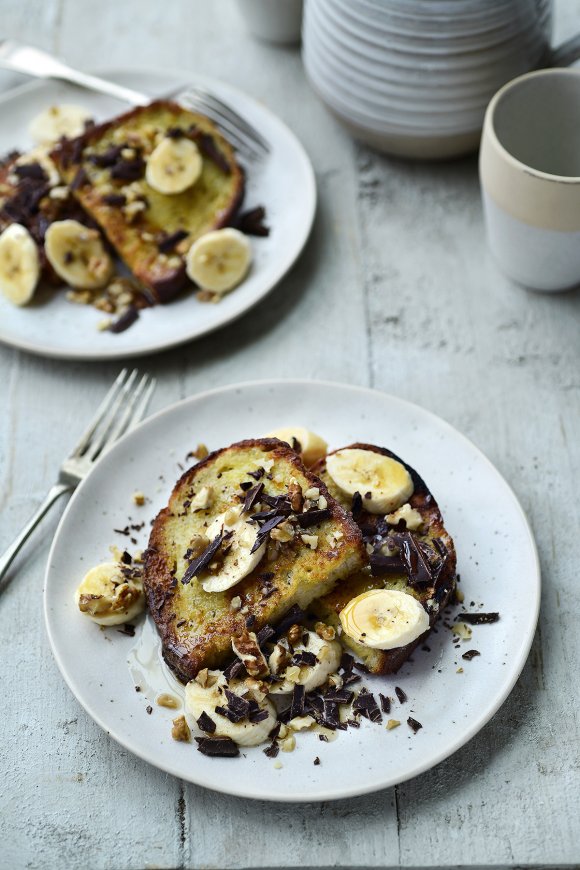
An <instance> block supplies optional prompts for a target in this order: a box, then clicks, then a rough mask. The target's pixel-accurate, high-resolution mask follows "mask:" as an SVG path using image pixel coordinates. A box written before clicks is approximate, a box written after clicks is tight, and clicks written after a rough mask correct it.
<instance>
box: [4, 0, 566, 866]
mask: <svg viewBox="0 0 580 870" xmlns="http://www.w3.org/2000/svg"><path fill="white" fill-rule="evenodd" d="M579 28H580V0H559V3H558V4H557V17H556V35H557V36H564V35H568V34H570V33H571V32H573V30H574V29H579ZM0 29H1V31H2V34H6V35H14V36H18V37H19V38H21V39H23V40H30V41H32V42H34V43H36V44H38V45H41V46H44V47H46V48H48V49H50V50H53V51H56V52H59V53H61V54H62V55H63V56H65V57H66V58H67V59H69V60H70V61H71V62H72V63H74V64H77V65H79V66H82V67H85V68H89V67H98V66H103V65H105V64H111V65H115V64H116V65H118V66H132V65H133V66H134V65H147V64H150V65H157V66H171V67H179V68H182V69H185V70H196V71H199V72H202V73H205V74H208V75H213V76H217V77H221V78H223V79H225V80H229V81H232V82H235V83H236V84H237V85H239V86H240V87H242V88H245V89H246V90H247V91H249V92H250V93H252V94H254V95H255V96H256V97H258V98H260V99H261V100H263V101H264V102H265V103H266V104H268V105H269V106H270V107H271V108H272V109H274V111H276V112H278V113H279V114H280V115H281V116H282V118H284V120H285V121H286V122H287V123H288V124H289V125H290V126H291V127H292V128H293V129H294V130H295V131H296V133H297V134H298V136H299V137H300V138H301V139H302V141H303V143H304V145H305V146H306V148H307V150H308V152H309V153H310V155H311V157H312V160H313V163H314V166H315V169H316V174H317V179H318V185H319V192H320V207H319V213H318V216H317V221H316V226H315V229H314V233H313V237H312V239H311V241H310V243H309V245H308V247H307V249H306V252H305V254H304V256H303V257H302V259H301V260H300V262H299V264H298V265H297V266H296V268H295V269H294V271H293V272H292V274H291V275H290V276H289V277H288V278H287V279H286V280H285V281H283V282H282V284H281V285H280V286H279V287H278V288H277V289H276V290H275V291H274V292H273V293H272V295H271V296H270V297H269V298H268V300H267V301H266V302H265V303H264V304H262V305H261V306H260V307H259V308H258V309H257V310H256V311H254V312H253V313H252V314H251V315H249V316H246V317H245V318H244V319H242V320H241V321H239V322H237V323H235V324H233V325H231V326H229V327H227V328H226V329H224V330H222V331H221V332H218V333H216V334H214V335H211V336H209V337H208V338H206V339H204V340H202V341H199V342H198V343H196V344H193V345H190V346H188V347H184V348H181V349H179V350H176V351H174V352H170V353H166V354H163V355H161V356H157V357H153V358H151V359H149V360H147V361H146V365H147V368H148V369H149V370H150V371H151V372H153V373H154V374H155V375H156V376H157V377H158V378H159V381H160V386H159V388H158V390H157V393H156V395H155V397H154V401H153V408H154V409H155V410H157V409H159V408H162V407H163V406H165V405H167V404H169V403H171V402H173V401H175V400H177V399H179V398H182V397H183V396H186V395H190V394H192V393H194V392H196V391H197V390H200V389H205V388H207V387H212V386H215V385H221V384H227V383H231V382H235V381H238V380H246V379H251V378H260V377H264V376H274V377H275V376H294V375H295V376H299V377H309V378H326V379H333V380H338V381H346V382H351V383H357V384H363V385H371V386H374V387H377V388H379V389H384V390H386V391H388V392H393V393H395V394H397V395H400V396H403V397H405V398H408V399H410V400H412V401H414V402H418V403H420V404H422V405H423V406H425V407H427V408H430V409H431V410H433V411H435V412H436V413H438V414H440V415H441V416H443V417H444V418H446V419H447V420H449V421H450V422H451V423H452V424H453V425H454V426H456V427H457V428H459V429H460V430H462V431H463V432H464V433H465V434H467V435H468V436H469V437H471V438H472V439H473V440H474V441H475V442H476V443H477V444H478V445H479V446H480V447H481V448H482V449H483V450H484V451H485V452H486V453H487V455H488V456H489V457H490V459H491V460H492V461H493V462H494V463H495V464H496V465H497V466H498V468H499V469H500V470H501V471H502V473H503V474H504V475H505V476H506V478H507V479H508V480H509V482H510V483H511V484H512V486H513V487H514V489H515V490H516V492H517V494H518V496H519V497H520V499H521V500H522V503H523V505H524V507H525V509H526V511H527V512H528V515H529V516H530V519H531V521H532V524H533V526H534V529H535V533H536V535H537V539H538V544H539V548H540V554H541V560H542V570H543V577H544V594H543V599H542V614H541V626H540V629H539V631H538V633H537V637H536V640H535V643H534V647H533V651H532V654H531V656H530V660H529V662H528V664H527V666H526V668H525V670H524V673H523V675H522V677H521V679H520V681H519V682H518V684H517V686H516V688H515V690H514V692H513V694H512V696H511V697H510V699H509V700H508V701H507V702H506V704H505V705H504V706H503V708H502V709H501V710H500V711H499V713H498V714H497V715H496V716H495V718H494V719H493V720H492V722H491V723H490V724H489V725H488V726H487V727H486V728H485V729H484V730H483V731H482V732H481V733H480V734H479V735H478V736H477V737H476V738H475V739H474V740H472V741H471V743H469V744H468V745H467V746H466V747H464V748H463V749H462V750H461V751H460V752H458V753H457V754H456V755H455V756H453V757H452V758H450V759H448V760H447V761H446V762H444V763H443V764H440V765H439V766H438V767H437V768H436V769H434V770H432V771H431V772H430V773H427V774H424V775H423V776H421V777H419V778H417V779H415V780H413V781H411V782H408V783H406V784H404V785H401V786H399V787H398V788H395V789H392V790H389V791H385V792H382V793H380V794H377V795H371V796H369V797H364V798H360V799H355V800H349V801H343V802H338V803H330V804H323V805H301V806H296V807H291V806H281V805H267V804H262V803H257V802H251V801H241V800H238V799H235V798H229V797H223V796H221V795H218V794H214V793H212V792H209V791H205V790H203V789H200V788H196V787H194V786H191V785H185V784H183V783H181V782H179V781H178V780H175V779H173V778H171V777H168V776H166V775H165V774H163V773H160V772H159V771H157V770H155V769H153V768H151V767H149V766H148V765H146V764H145V763H143V762H141V761H139V760H138V759H136V758H134V757H133V756H131V755H130V754H129V753H127V752H126V751H125V750H123V749H121V748H120V747H119V746H118V745H117V744H115V743H113V742H112V741H111V740H110V739H109V738H108V737H107V736H106V735H105V734H104V733H103V732H101V730H100V729H99V728H98V727H97V726H96V725H95V724H94V723H93V722H92V720H90V719H89V718H88V717H87V716H86V715H85V713H84V712H83V711H82V710H81V708H80V707H79V706H78V704H77V703H76V701H75V699H74V698H73V697H72V696H71V694H70V692H69V690H68V689H67V687H66V686H65V684H64V682H63V680H62V678H61V677H60V674H59V673H58V671H57V668H56V665H55V664H54V662H53V661H52V657H51V654H50V650H49V648H48V644H47V641H46V638H45V634H44V628H43V624H42V619H41V597H42V583H43V571H44V566H45V561H46V556H47V551H48V547H49V543H50V540H51V536H52V534H53V532H54V529H55V526H56V523H57V520H58V514H59V510H58V509H57V510H55V511H54V513H53V515H52V516H51V518H50V519H49V520H48V521H46V522H45V524H44V525H43V527H42V529H41V530H40V532H39V533H38V534H36V535H35V537H34V539H33V540H32V542H31V543H30V545H29V546H28V547H27V548H26V550H25V552H24V553H23V554H22V555H21V557H20V558H19V559H18V561H17V562H16V563H15V565H14V569H13V572H12V574H11V576H10V578H9V579H8V582H7V583H6V584H5V586H4V589H3V590H2V594H1V596H0V668H1V669H2V670H1V673H2V696H3V705H2V716H1V719H0V721H1V723H2V724H1V733H2V744H3V745H2V751H1V752H0V759H1V760H0V775H1V781H2V787H1V788H0V844H1V845H0V867H1V868H5V870H11V868H21V867H30V868H66V870H69V868H70V870H73V868H74V870H77V868H78V870H86V868H135V870H137V868H144V867H160V868H173V867H187V868H201V867H211V868H214V867H215V868H289V867H291V868H294V867H296V868H297V867H300V868H310V867H312V868H314V867H316V868H321V867H325V868H326V867H335V866H338V867H349V868H350V867H357V868H371V867H372V868H375V867H383V868H390V867H398V866H404V867H415V868H423V867H450V866H453V867H456V866H461V867H470V868H471V867H479V868H481V867H494V868H497V867H529V866H534V867H535V866H542V867H545V866H550V867H552V866H554V867H561V866H564V865H574V864H576V866H578V862H580V794H579V791H580V785H579V783H580V749H579V746H580V728H579V718H578V709H579V707H580V679H579V674H580V648H579V638H580V630H579V624H580V596H579V594H578V592H579V589H580V585H579V583H580V580H579V566H580V543H579V541H580V536H579V534H578V532H579V527H580V516H579V508H578V505H579V499H578V473H579V465H580V456H579V449H578V433H579V430H580V354H579V349H580V348H579V345H580V332H579V326H580V295H579V293H578V292H575V293H569V294H565V295H560V296H552V297H550V296H543V295H535V294H533V293H528V292H525V291H524V290H521V289H519V288H517V287H514V286H512V285H510V284H509V283H508V282H507V281H506V280H504V279H503V278H502V277H501V276H500V275H499V274H498V273H497V271H496V270H495V268H494V266H493V264H492V263H491V262H490V260H489V257H488V255H487V253H486V248H485V241H484V236H483V227H482V216H481V207H480V200H479V193H478V182H477V169H476V160H475V159H474V158H473V159H467V160H463V161H460V162H457V163H451V164H448V165H440V166H428V165H409V164H406V163H403V162H400V161H396V160H389V159H386V158H383V157H379V156H377V155H375V154H373V153H371V152H370V151H368V150H366V149H365V148H363V147H359V146H357V145H355V144H353V143H352V142H351V141H350V139H349V138H348V137H347V136H346V135H345V134H344V133H343V132H342V131H341V129H340V128H339V127H338V126H337V124H336V123H335V122H334V121H333V120H332V119H331V118H330V117H329V116H328V115H327V114H326V112H325V111H324V109H323V107H322V106H321V105H320V104H319V102H318V101H317V99H316V98H315V97H314V96H313V94H312V93H311V92H310V90H309V88H308V85H307V83H306V81H305V79H304V76H303V73H302V68H301V64H300V56H299V53H298V51H297V50H295V49H275V48H272V47H269V46H266V45H261V44H258V43H256V42H254V41H252V40H251V39H250V38H248V37H247V36H246V34H245V33H244V30H243V27H242V25H241V23H240V20H239V18H238V15H237V10H236V9H235V8H234V5H233V3H232V0H212V2H202V0H168V2H165V3H161V2H154V0H124V2H122V3H119V2H117V0H100V2H98V3H95V2H94V0H91V2H89V0H0ZM17 80H18V79H17V78H16V77H14V76H9V75H7V74H4V73H2V74H0V87H8V86H10V85H12V84H14V83H15V82H16V81H17ZM0 123H2V121H1V119H0ZM297 195H299V191H297ZM329 337H330V339H331V341H330V342H329V341H328V340H327V339H328V338H329ZM118 368H119V366H118V365H117V364H114V363H111V364H106V365H99V364H90V363H88V364H82V363H65V362H49V361H45V360H42V359H37V358H34V357H31V356H27V355H26V354H24V353H20V352H17V351H13V350H10V349H8V348H0V373H1V377H0V409H1V414H0V443H1V445H2V446H1V450H0V499H1V500H0V508H1V511H2V519H1V525H0V547H4V546H5V545H7V544H8V542H9V541H10V540H11V538H12V536H13V535H14V534H15V533H16V532H17V531H18V530H19V528H20V526H21V525H22V523H23V522H24V520H25V519H27V517H28V515H29V513H31V511H32V510H33V509H34V507H35V506H36V504H37V503H38V502H39V501H40V499H41V496H42V495H43V494H44V492H45V490H46V489H47V488H48V487H49V485H50V484H51V483H52V480H53V475H54V472H55V469H56V467H57V465H58V463H59V461H60V459H61V457H62V456H63V455H64V454H65V452H66V451H67V449H68V448H69V447H70V446H71V444H72V442H74V440H75V437H76V435H77V433H78V432H79V430H80V428H81V427H82V423H83V421H84V420H85V419H86V418H88V417H89V416H90V415H91V413H92V412H93V410H94V407H95V403H96V401H97V399H98V398H99V397H100V396H101V394H102V393H103V392H104V390H105V389H106V387H107V386H108V385H109V383H110V381H111V380H112V378H113V376H114V375H115V373H116V372H117V370H118ZM296 416H297V417H299V414H297V415H296Z"/></svg>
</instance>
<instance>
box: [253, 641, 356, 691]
mask: <svg viewBox="0 0 580 870" xmlns="http://www.w3.org/2000/svg"><path fill="white" fill-rule="evenodd" d="M304 634H307V635H308V641H307V643H304V642H303V641H302V640H301V641H300V642H299V643H297V644H293V648H294V655H295V654H296V653H301V652H309V653H314V655H315V656H316V663H315V664H313V665H296V664H292V660H291V659H290V662H288V663H287V664H285V666H284V668H283V670H281V671H279V672H278V670H277V669H278V668H279V662H280V656H279V650H278V645H276V647H274V652H273V653H271V655H270V658H269V660H268V665H269V667H270V670H271V671H272V673H273V674H276V676H278V677H283V681H282V682H280V683H276V682H275V683H272V688H271V689H270V694H272V695H287V694H288V693H289V692H292V691H293V689H294V686H296V685H298V686H304V688H305V690H306V691H307V692H310V691H312V689H316V688H317V687H318V686H322V684H323V683H325V682H326V681H327V679H328V678H329V676H330V675H331V674H332V673H334V672H335V671H336V670H337V668H338V666H339V664H340V657H341V655H342V648H341V646H340V644H339V643H338V641H336V640H323V639H322V638H321V637H319V636H318V635H317V634H316V632H315V631H308V632H306V631H305V632H304Z"/></svg>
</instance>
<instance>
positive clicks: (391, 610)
mask: <svg viewBox="0 0 580 870" xmlns="http://www.w3.org/2000/svg"><path fill="white" fill-rule="evenodd" d="M339 617H340V622H341V625H342V628H343V631H344V633H345V634H348V636H349V637H351V638H352V639H353V640H355V641H356V642H357V643H361V644H362V645H363V646H368V647H371V649H396V648H397V647H401V646H406V645H407V644H408V643H412V642H413V641H414V640H417V638H418V637H420V636H421V635H422V634H423V632H425V631H427V629H428V628H429V617H428V616H427V613H426V611H425V610H424V609H423V607H422V606H421V603H420V602H419V601H417V599H416V598H413V596H412V595H409V593H408V592H402V591H399V590H396V589H371V590H370V591H369V592H363V593H362V595H357V597H356V598H353V599H352V600H351V601H349V602H348V604H347V605H346V607H345V608H344V609H343V610H341V612H340V614H339Z"/></svg>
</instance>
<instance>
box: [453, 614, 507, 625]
mask: <svg viewBox="0 0 580 870" xmlns="http://www.w3.org/2000/svg"><path fill="white" fill-rule="evenodd" d="M455 619H456V620H462V621H463V622H468V623H469V625H491V623H492V622H497V621H498V619H499V613H460V614H459V615H458V616H456V617H455Z"/></svg>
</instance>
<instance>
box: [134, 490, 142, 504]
mask: <svg viewBox="0 0 580 870" xmlns="http://www.w3.org/2000/svg"><path fill="white" fill-rule="evenodd" d="M133 503H134V504H136V505H138V506H139V507H141V506H142V505H144V504H145V496H144V494H143V493H142V492H141V491H140V490H137V492H134V493H133Z"/></svg>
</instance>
